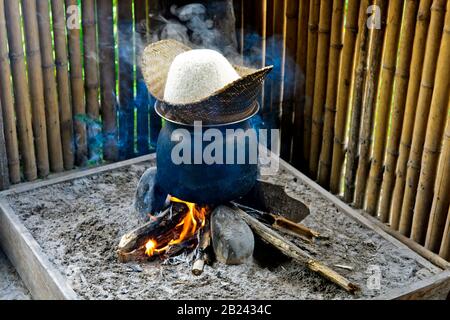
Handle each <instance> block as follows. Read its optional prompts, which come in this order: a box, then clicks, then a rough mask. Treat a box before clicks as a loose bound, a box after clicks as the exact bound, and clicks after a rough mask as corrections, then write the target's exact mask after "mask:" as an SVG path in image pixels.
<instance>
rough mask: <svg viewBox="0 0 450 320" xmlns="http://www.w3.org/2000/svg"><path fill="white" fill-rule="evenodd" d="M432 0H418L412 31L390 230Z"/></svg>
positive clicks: (398, 203) (397, 208)
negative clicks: (411, 46)
mask: <svg viewBox="0 0 450 320" xmlns="http://www.w3.org/2000/svg"><path fill="white" fill-rule="evenodd" d="M431 3H432V0H422V1H420V4H419V11H418V13H417V23H416V30H415V33H414V43H413V53H412V58H411V70H410V73H411V78H410V79H409V82H408V91H407V95H406V104H405V115H404V119H403V126H402V134H401V138H400V145H399V156H398V159H397V167H396V172H395V186H394V191H393V193H392V203H391V210H390V211H391V217H390V225H391V227H392V228H393V229H394V230H398V229H399V223H400V213H401V210H402V203H403V193H404V191H405V183H406V180H405V179H406V166H407V162H408V157H409V152H410V149H411V141H412V135H413V129H414V119H415V116H416V106H417V99H418V96H419V90H420V81H421V78H422V69H423V61H424V56H425V47H426V43H427V34H428V26H429V22H430V8H431Z"/></svg>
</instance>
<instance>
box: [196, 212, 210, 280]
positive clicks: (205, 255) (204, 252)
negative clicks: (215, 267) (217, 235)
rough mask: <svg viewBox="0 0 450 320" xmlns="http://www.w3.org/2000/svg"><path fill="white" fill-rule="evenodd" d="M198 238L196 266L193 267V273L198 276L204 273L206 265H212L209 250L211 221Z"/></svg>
mask: <svg viewBox="0 0 450 320" xmlns="http://www.w3.org/2000/svg"><path fill="white" fill-rule="evenodd" d="M198 238H199V240H198V248H197V253H196V258H195V261H194V264H193V265H192V273H193V274H194V275H196V276H199V275H201V274H202V273H203V269H204V267H205V264H210V263H211V262H212V258H211V255H210V253H209V249H210V247H211V226H210V223H209V219H208V220H207V222H206V224H205V226H204V227H203V229H201V230H200V232H199V236H198Z"/></svg>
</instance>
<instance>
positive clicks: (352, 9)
mask: <svg viewBox="0 0 450 320" xmlns="http://www.w3.org/2000/svg"><path fill="white" fill-rule="evenodd" d="M359 12H360V1H357V0H353V1H352V0H350V1H349V2H348V9H347V16H346V24H345V36H344V48H343V52H342V60H341V66H340V70H341V71H340V80H339V83H338V96H337V105H336V119H335V125H334V139H333V156H332V163H331V178H330V189H331V192H333V193H335V194H338V193H339V190H340V185H341V177H342V176H341V174H342V165H343V163H344V159H345V151H344V147H345V133H346V130H345V129H346V120H347V112H348V105H349V102H350V94H351V88H352V85H353V83H352V79H353V66H354V56H355V51H356V41H357V35H358V34H359V24H358V21H359V15H360V14H359ZM305 134H306V132H305Z"/></svg>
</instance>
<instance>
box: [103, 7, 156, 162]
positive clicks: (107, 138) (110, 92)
mask: <svg viewBox="0 0 450 320" xmlns="http://www.w3.org/2000/svg"><path fill="white" fill-rule="evenodd" d="M144 13H145V12H144ZM97 20H98V49H99V52H98V55H99V59H100V63H99V67H100V90H101V93H100V96H101V114H102V120H103V158H104V159H105V160H107V161H117V159H118V149H117V119H116V118H117V115H116V108H117V104H116V67H115V50H114V19H113V2H112V1H111V0H99V1H97ZM147 124H148V123H147Z"/></svg>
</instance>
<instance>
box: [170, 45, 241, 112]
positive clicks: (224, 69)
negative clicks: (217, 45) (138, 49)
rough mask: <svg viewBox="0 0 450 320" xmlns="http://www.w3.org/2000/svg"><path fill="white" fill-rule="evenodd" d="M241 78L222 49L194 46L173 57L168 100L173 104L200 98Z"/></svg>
mask: <svg viewBox="0 0 450 320" xmlns="http://www.w3.org/2000/svg"><path fill="white" fill-rule="evenodd" d="M239 78H240V77H239V75H238V73H237V72H236V70H235V69H234V68H233V66H232V65H231V64H230V62H228V60H227V59H226V58H225V57H224V56H223V55H221V54H220V53H219V52H217V51H214V50H209V49H197V50H190V51H187V52H184V53H182V54H179V55H178V56H177V57H175V59H174V60H173V62H172V65H171V66H170V69H169V74H168V76H167V82H166V87H165V91H164V100H165V101H167V102H168V103H172V104H188V103H193V102H197V101H200V100H202V99H204V98H206V97H208V96H210V95H211V94H213V93H214V92H216V91H217V90H219V89H221V88H223V87H225V86H226V85H228V84H230V83H232V82H234V81H236V80H237V79H239Z"/></svg>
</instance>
